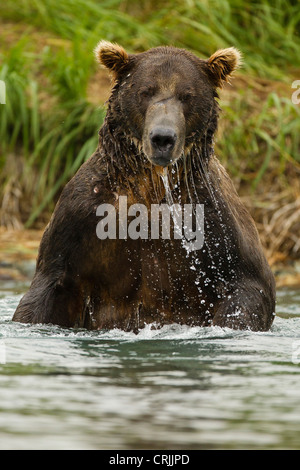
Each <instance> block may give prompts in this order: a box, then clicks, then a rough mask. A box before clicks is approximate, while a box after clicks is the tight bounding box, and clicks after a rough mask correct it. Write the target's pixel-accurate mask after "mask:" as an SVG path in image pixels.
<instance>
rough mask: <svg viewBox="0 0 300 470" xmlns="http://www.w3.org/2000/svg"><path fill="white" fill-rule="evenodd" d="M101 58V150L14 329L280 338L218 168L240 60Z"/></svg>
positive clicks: (70, 199)
mask: <svg viewBox="0 0 300 470" xmlns="http://www.w3.org/2000/svg"><path fill="white" fill-rule="evenodd" d="M96 56H97V59H98V61H99V62H100V63H101V64H102V65H104V66H105V67H106V68H107V69H108V70H109V71H110V72H111V73H112V76H113V87H112V90H111V95H110V98H109V101H108V106H107V108H108V109H107V114H106V118H105V120H104V123H103V125H102V127H101V129H100V131H99V145H98V148H97V149H96V151H95V153H94V154H93V155H92V156H91V157H90V159H89V160H88V161H87V162H85V163H84V164H83V165H82V166H81V168H80V169H79V170H78V172H77V173H76V174H75V176H74V177H73V178H72V179H71V181H70V182H69V183H68V184H67V185H66V186H65V188H64V190H63V191H62V194H61V196H60V199H59V201H58V203H57V206H56V208H55V211H54V213H53V216H52V218H51V220H50V222H49V224H48V226H47V227H46V230H45V233H44V235H43V238H42V240H41V244H40V249H39V254H38V259H37V265H36V272H35V275H34V278H33V281H32V284H31V287H30V289H29V291H28V292H27V293H26V294H25V295H24V297H23V298H22V299H21V301H20V303H19V305H18V307H17V310H16V312H15V314H14V317H13V320H15V321H19V322H30V323H53V324H57V325H61V326H65V327H84V328H88V329H103V328H105V329H110V328H115V327H117V328H121V329H124V330H127V331H130V330H133V331H138V330H139V329H140V328H142V327H144V325H145V324H149V323H151V324H156V325H158V326H161V325H164V324H170V323H173V322H174V323H180V324H187V325H199V326H211V325H218V326H221V327H230V328H236V329H251V330H255V331H259V330H260V331H263V330H267V329H269V328H270V326H271V324H272V321H273V318H274V310H275V283H274V277H273V275H272V272H271V270H270V268H269V266H268V263H267V261H266V259H265V256H264V254H263V249H262V246H261V244H260V241H259V237H258V233H257V230H256V227H255V225H254V222H253V220H252V218H251V217H250V215H249V214H248V212H247V211H246V209H245V208H244V206H243V205H242V203H241V201H240V199H239V197H238V195H237V193H236V191H235V189H234V187H233V184H232V182H231V180H230V178H229V176H228V175H227V173H226V171H225V170H224V168H223V167H222V165H221V164H220V163H219V161H218V159H217V158H216V156H215V155H214V134H215V132H216V129H217V123H218V114H219V106H218V101H217V99H218V94H217V89H218V88H220V87H222V85H223V84H224V82H225V81H228V79H229V77H230V76H231V74H232V72H233V71H234V70H235V69H236V68H237V66H238V65H239V61H240V53H239V52H238V51H237V50H236V49H235V48H228V49H223V50H219V51H217V52H216V53H214V54H213V55H212V56H211V57H210V58H209V59H208V60H202V59H199V58H198V57H196V56H195V55H194V54H192V53H190V52H188V51H186V50H184V49H178V48H175V47H165V46H162V47H157V48H154V49H150V50H148V51H146V52H143V53H139V54H128V53H127V52H126V51H125V50H124V49H123V48H122V47H120V46H119V45H116V44H112V43H109V42H107V41H101V42H100V43H99V45H98V47H97V48H96ZM171 206H172V209H171ZM168 207H169V212H168V213H167V211H165V212H164V210H163V209H166V208H168ZM147 211H148V212H147ZM176 211H177V212H176ZM184 211H186V212H184ZM179 212H180V213H179ZM147 213H148V216H149V217H148V219H147ZM104 216H105V217H104ZM134 216H135V218H134ZM183 216H184V217H183ZM158 218H159V224H160V225H158ZM168 224H169V225H168ZM150 229H151V230H150ZM173 229H174V230H173ZM185 229H187V230H186V231H185ZM183 232H184V233H183ZM196 242H197V243H196Z"/></svg>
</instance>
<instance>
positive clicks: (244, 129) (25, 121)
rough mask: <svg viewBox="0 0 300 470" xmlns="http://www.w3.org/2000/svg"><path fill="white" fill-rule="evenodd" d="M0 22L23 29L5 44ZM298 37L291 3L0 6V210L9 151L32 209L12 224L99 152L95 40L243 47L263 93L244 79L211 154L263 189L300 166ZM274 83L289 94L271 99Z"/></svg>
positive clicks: (23, 1) (29, 2)
mask: <svg viewBox="0 0 300 470" xmlns="http://www.w3.org/2000/svg"><path fill="white" fill-rule="evenodd" d="M1 21H2V22H3V24H7V23H8V22H10V23H13V24H16V25H17V26H18V28H19V29H17V32H16V33H14V38H13V40H12V41H9V44H8V46H7V45H6V43H5V39H6V38H5V35H4V34H2V35H1ZM20 30H21V31H22V33H19V31H20ZM299 30H300V10H299V6H298V2H297V1H293V0H289V1H283V0H275V1H271V0H261V1H253V2H242V1H241V0H231V1H228V0H218V1H216V0H202V1H197V0H181V1H179V0H174V1H164V2H163V1H160V2H152V1H151V0H144V1H137V0H131V1H120V0H104V1H101V2H100V1H96V0H87V1H86V0H85V1H84V0H62V1H60V2H57V1H56V0H43V1H42V2H41V1H39V0H6V2H5V6H4V7H3V8H2V9H1V13H0V80H4V81H5V83H6V89H7V92H6V104H5V105H0V170H1V175H0V207H1V197H3V196H4V194H5V192H6V190H7V188H8V187H10V186H11V185H10V182H11V181H12V180H13V178H14V177H15V175H14V174H12V170H11V166H10V165H9V162H8V158H11V156H12V155H14V156H15V158H16V159H17V160H18V161H20V162H21V167H22V171H21V172H20V178H19V181H18V184H19V185H20V188H21V194H22V198H23V199H24V200H26V201H28V204H29V208H28V210H26V211H24V212H23V213H21V214H20V217H21V218H22V221H23V222H24V223H25V224H26V226H31V225H32V224H34V223H36V221H38V220H39V218H40V217H41V216H42V215H43V214H48V212H50V211H51V210H52V209H53V207H54V203H55V201H56V199H57V196H58V194H59V192H60V190H61V188H62V187H63V185H64V184H65V183H66V181H67V180H68V179H70V178H71V177H72V175H73V174H74V173H75V171H76V170H77V169H78V168H79V166H80V165H81V164H82V162H83V161H85V160H86V159H87V158H88V157H89V156H90V155H91V154H92V152H93V151H94V150H95V148H96V145H97V140H98V129H99V127H100V126H101V124H102V121H103V118H104V113H105V110H104V108H103V107H102V106H101V103H99V106H96V105H95V104H93V103H90V102H89V101H88V97H87V87H88V84H89V82H90V80H91V78H92V77H93V75H94V74H95V72H96V70H97V65H96V64H95V61H94V57H93V49H94V47H95V45H96V44H97V42H98V41H99V40H100V39H107V40H111V41H116V42H119V43H120V44H122V45H123V46H124V47H126V48H127V49H128V50H129V51H130V52H137V51H142V50H145V49H147V48H149V47H154V46H157V45H160V44H173V45H175V46H179V47H185V48H188V49H190V50H192V51H193V52H194V53H196V54H197V55H199V56H200V57H208V56H209V55H210V54H212V53H213V52H214V51H215V50H216V49H218V48H222V47H228V46H235V47H237V48H239V49H240V50H241V52H242V54H243V56H244V66H243V69H242V70H241V72H240V73H241V74H243V75H244V77H248V76H249V77H251V83H252V84H253V82H254V83H255V82H256V81H258V82H259V83H261V82H262V80H265V82H264V91H263V94H260V93H257V90H256V89H255V86H250V85H249V86H248V85H247V80H244V81H243V88H241V89H240V91H239V92H238V93H236V92H235V93H233V94H229V95H228V98H227V95H226V96H225V98H222V103H221V105H222V108H223V113H222V123H223V124H222V126H221V127H222V128H221V131H220V133H219V138H218V141H217V150H218V154H219V155H220V156H221V160H222V161H223V162H224V163H225V166H226V167H227V168H228V169H229V171H230V173H231V174H232V175H233V176H234V178H235V180H236V181H239V182H240V183H241V184H243V185H246V187H247V188H249V190H252V191H256V190H257V188H259V187H260V185H264V183H265V181H266V177H267V175H268V172H270V171H272V174H276V175H278V177H283V178H284V177H285V172H286V168H287V165H289V168H290V166H292V167H293V166H295V168H298V167H299V164H300V161H299V150H300V137H299V134H300V132H299V130H300V106H299V105H298V106H297V105H293V104H292V102H291V94H292V91H293V90H292V89H290V93H289V86H291V83H292V81H293V80H295V79H297V78H298V79H299V78H300V54H299V50H300V36H299V33H298V32H299ZM39 34H40V36H39ZM39 38H40V42H39ZM48 39H49V40H48ZM1 41H2V42H1ZM276 81H277V82H278V81H280V82H282V83H283V84H285V88H283V90H286V91H284V92H283V93H277V92H276V90H275V87H274V89H273V83H276ZM222 97H223V95H222ZM289 171H290V170H289ZM274 172H275V173H274ZM285 184H286V182H285ZM46 218H47V215H46Z"/></svg>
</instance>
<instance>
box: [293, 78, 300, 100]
mask: <svg viewBox="0 0 300 470" xmlns="http://www.w3.org/2000/svg"><path fill="white" fill-rule="evenodd" d="M292 88H296V91H294V93H293V94H292V103H293V104H300V80H295V81H294V82H293V83H292Z"/></svg>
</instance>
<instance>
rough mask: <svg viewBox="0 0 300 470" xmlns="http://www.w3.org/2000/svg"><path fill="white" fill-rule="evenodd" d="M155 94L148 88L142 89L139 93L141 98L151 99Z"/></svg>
mask: <svg viewBox="0 0 300 470" xmlns="http://www.w3.org/2000/svg"><path fill="white" fill-rule="evenodd" d="M154 93H155V90H154V88H153V87H148V88H143V89H142V90H141V91H140V97H141V98H151V96H153V95H154Z"/></svg>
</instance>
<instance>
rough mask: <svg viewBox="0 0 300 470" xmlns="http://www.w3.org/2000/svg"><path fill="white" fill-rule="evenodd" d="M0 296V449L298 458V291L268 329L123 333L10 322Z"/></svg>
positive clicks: (9, 305) (8, 300) (283, 298)
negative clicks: (251, 452) (292, 453)
mask: <svg viewBox="0 0 300 470" xmlns="http://www.w3.org/2000/svg"><path fill="white" fill-rule="evenodd" d="M23 290H24V288H23V287H21V288H20V289H19V290H18V289H16V288H15V286H14V288H12V289H10V287H9V286H6V288H5V289H3V290H2V291H1V292H0V449H165V450H166V449H279V448H281V449H282V448H285V449H299V448H300V376H299V371H300V364H298V363H299V362H300V306H299V305H300V290H287V289H285V290H281V291H279V293H278V307H277V317H276V318H275V322H274V325H273V327H272V329H271V331H269V332H266V333H253V332H248V331H247V332H242V331H232V330H230V329H222V328H219V327H213V328H198V327H194V328H192V327H184V326H178V325H173V326H166V327H164V328H162V329H161V330H157V329H151V328H150V327H145V328H144V329H143V330H141V331H140V332H139V334H137V335H134V334H132V333H124V332H122V331H120V330H111V331H99V332H89V331H85V330H73V329H65V328H59V327H56V326H51V325H34V326H31V325H22V324H17V323H13V322H12V321H11V317H12V315H13V312H14V309H15V307H16V306H17V303H18V301H19V299H20V297H21V291H23Z"/></svg>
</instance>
